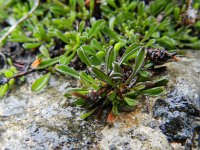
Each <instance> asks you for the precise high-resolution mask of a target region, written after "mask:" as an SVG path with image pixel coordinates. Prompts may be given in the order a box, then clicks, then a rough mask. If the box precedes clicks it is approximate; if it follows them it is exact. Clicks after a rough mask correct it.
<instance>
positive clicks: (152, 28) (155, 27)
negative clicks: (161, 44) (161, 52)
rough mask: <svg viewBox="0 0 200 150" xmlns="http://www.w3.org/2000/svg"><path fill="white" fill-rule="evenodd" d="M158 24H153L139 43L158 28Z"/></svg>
mask: <svg viewBox="0 0 200 150" xmlns="http://www.w3.org/2000/svg"><path fill="white" fill-rule="evenodd" d="M158 26H159V24H158V23H153V24H152V25H151V27H150V29H149V31H148V32H147V33H146V34H145V37H144V38H143V39H142V41H141V43H143V42H144V41H146V40H147V39H148V38H149V37H150V36H151V35H152V34H153V33H154V32H155V30H156V29H157V28H158Z"/></svg>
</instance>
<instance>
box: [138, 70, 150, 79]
mask: <svg viewBox="0 0 200 150" xmlns="http://www.w3.org/2000/svg"><path fill="white" fill-rule="evenodd" d="M139 73H140V75H141V76H143V77H145V78H149V77H151V76H152V74H151V73H150V72H148V71H140V72H139Z"/></svg>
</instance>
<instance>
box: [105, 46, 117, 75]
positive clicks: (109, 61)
mask: <svg viewBox="0 0 200 150" xmlns="http://www.w3.org/2000/svg"><path fill="white" fill-rule="evenodd" d="M115 59H116V53H115V52H114V49H113V47H112V46H110V47H109V48H108V50H107V53H106V58H105V65H106V74H108V70H109V69H111V68H112V62H113V61H115Z"/></svg>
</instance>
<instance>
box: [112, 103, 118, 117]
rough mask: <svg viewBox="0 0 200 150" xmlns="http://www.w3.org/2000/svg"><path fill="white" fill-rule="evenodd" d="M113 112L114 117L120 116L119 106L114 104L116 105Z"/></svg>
mask: <svg viewBox="0 0 200 150" xmlns="http://www.w3.org/2000/svg"><path fill="white" fill-rule="evenodd" d="M112 112H113V115H114V116H117V115H118V114H119V112H118V106H117V104H114V105H113V107H112Z"/></svg>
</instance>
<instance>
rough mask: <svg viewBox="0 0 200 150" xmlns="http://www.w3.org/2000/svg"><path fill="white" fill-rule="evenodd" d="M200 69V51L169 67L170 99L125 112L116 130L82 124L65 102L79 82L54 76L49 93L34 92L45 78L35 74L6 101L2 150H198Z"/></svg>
mask: <svg viewBox="0 0 200 150" xmlns="http://www.w3.org/2000/svg"><path fill="white" fill-rule="evenodd" d="M199 64H200V52H198V51H197V52H195V53H193V52H189V53H188V58H182V59H181V60H180V61H179V62H172V63H169V64H168V70H169V75H170V83H169V86H168V93H169V94H168V95H167V96H166V97H160V98H159V100H157V99H154V98H151V99H150V101H149V102H150V104H149V107H146V106H145V105H141V106H140V107H139V108H138V109H137V110H135V111H134V112H131V113H123V114H122V115H120V116H119V117H118V119H117V120H116V122H115V123H114V124H113V125H106V123H105V122H102V121H101V122H97V121H93V120H94V119H89V120H87V121H82V120H79V119H78V116H79V115H80V113H82V112H83V110H82V109H81V108H77V107H72V106H69V105H68V101H72V100H66V98H64V97H63V92H64V91H65V89H66V88H67V87H70V86H74V85H76V81H74V80H71V79H70V78H68V79H66V78H62V77H60V78H58V77H57V76H52V77H51V81H50V85H49V86H48V88H47V89H46V90H45V91H43V92H41V93H34V92H31V90H30V84H31V83H32V82H33V81H34V80H35V79H36V78H38V77H39V76H38V74H33V75H31V76H29V78H28V80H27V82H26V84H24V85H22V86H19V87H16V88H15V89H13V90H12V92H11V93H9V94H8V95H7V96H6V97H4V98H3V99H1V100H0V149H10V150H15V149H16V150H18V149H20V150H23V149H24V150H26V149H106V150H107V149H110V150H115V149H117V150H118V149H123V150H124V149H125V150H130V149H133V150H151V149H152V150H163V149H166V150H171V149H178V150H179V149H180V150H181V149H185V148H188V149H191V148H192V149H198V148H199V147H198V146H199V145H198V144H199V143H200V138H199V135H198V133H199V120H200V119H199V106H200V98H199V95H200V88H199V87H200V85H199V84H200V82H199V79H200V66H199ZM187 108H188V109H187ZM177 120H178V121H177ZM180 139H181V140H180ZM190 143H191V144H190Z"/></svg>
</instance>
